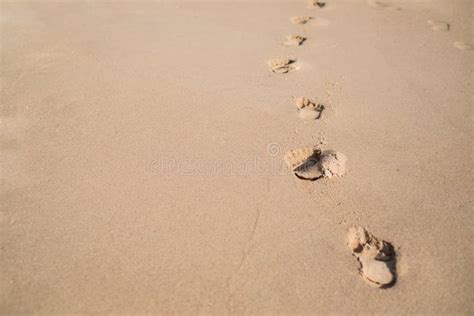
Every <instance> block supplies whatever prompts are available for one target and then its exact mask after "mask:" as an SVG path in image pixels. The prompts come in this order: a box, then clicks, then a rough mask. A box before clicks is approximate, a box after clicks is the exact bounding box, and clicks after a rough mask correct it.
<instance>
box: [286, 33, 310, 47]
mask: <svg viewBox="0 0 474 316" xmlns="http://www.w3.org/2000/svg"><path fill="white" fill-rule="evenodd" d="M304 41H306V37H303V36H300V35H289V36H287V37H286V41H285V42H284V43H283V44H285V45H287V46H300V45H301V44H303V42H304Z"/></svg>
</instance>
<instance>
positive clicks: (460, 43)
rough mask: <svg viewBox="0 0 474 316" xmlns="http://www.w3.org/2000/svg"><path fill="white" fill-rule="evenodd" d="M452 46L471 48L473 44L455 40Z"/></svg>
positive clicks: (463, 48) (462, 48)
mask: <svg viewBox="0 0 474 316" xmlns="http://www.w3.org/2000/svg"><path fill="white" fill-rule="evenodd" d="M453 46H454V47H456V48H457V49H460V50H473V49H474V44H471V43H466V42H462V41H457V42H454V43H453Z"/></svg>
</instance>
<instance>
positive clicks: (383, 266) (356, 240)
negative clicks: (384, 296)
mask: <svg viewBox="0 0 474 316" xmlns="http://www.w3.org/2000/svg"><path fill="white" fill-rule="evenodd" d="M347 237H348V245H349V248H350V249H351V251H352V254H353V255H354V256H355V257H356V258H357V260H358V261H359V263H360V267H359V273H360V275H361V277H362V278H363V279H364V280H365V281H366V282H368V283H369V284H370V285H372V286H374V287H378V288H387V287H390V286H392V285H393V284H395V281H396V257H395V250H394V249H393V246H392V244H390V243H389V242H387V241H385V240H379V239H377V238H376V237H375V236H374V235H372V234H371V233H369V232H368V231H367V230H366V229H365V228H363V227H360V226H357V227H352V228H351V229H349V233H348V236H347Z"/></svg>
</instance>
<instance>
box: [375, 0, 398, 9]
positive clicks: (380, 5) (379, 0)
mask: <svg viewBox="0 0 474 316" xmlns="http://www.w3.org/2000/svg"><path fill="white" fill-rule="evenodd" d="M367 4H368V5H369V6H371V7H374V8H377V9H392V10H401V8H399V7H395V6H393V5H392V4H390V3H387V2H385V1H383V0H367Z"/></svg>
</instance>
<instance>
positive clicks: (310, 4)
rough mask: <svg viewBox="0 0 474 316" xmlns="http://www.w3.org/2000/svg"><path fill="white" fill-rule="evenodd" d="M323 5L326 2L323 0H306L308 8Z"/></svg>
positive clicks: (322, 6) (321, 6)
mask: <svg viewBox="0 0 474 316" xmlns="http://www.w3.org/2000/svg"><path fill="white" fill-rule="evenodd" d="M325 6H326V2H324V1H318V0H308V9H314V8H324V7H325Z"/></svg>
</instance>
